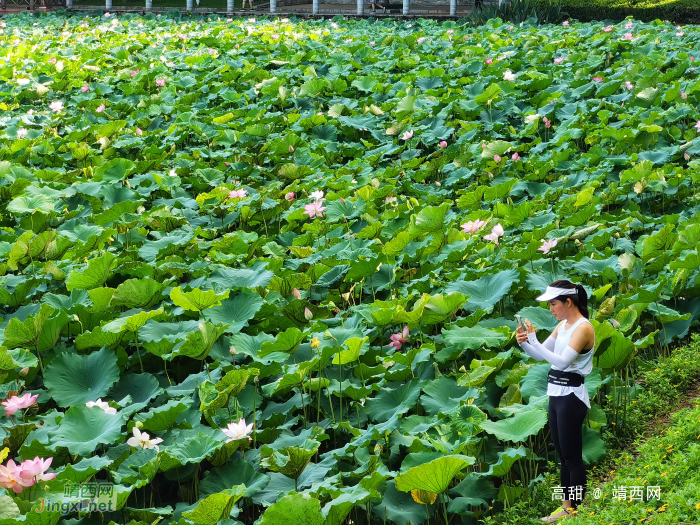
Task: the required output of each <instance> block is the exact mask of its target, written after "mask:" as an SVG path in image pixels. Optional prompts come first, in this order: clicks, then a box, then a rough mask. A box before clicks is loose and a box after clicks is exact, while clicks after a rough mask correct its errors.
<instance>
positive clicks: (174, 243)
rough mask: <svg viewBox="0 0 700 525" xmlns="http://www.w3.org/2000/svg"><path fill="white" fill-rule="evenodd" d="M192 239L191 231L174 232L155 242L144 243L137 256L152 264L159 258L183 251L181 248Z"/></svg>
mask: <svg viewBox="0 0 700 525" xmlns="http://www.w3.org/2000/svg"><path fill="white" fill-rule="evenodd" d="M192 237H194V232H192V231H183V230H176V231H174V232H172V233H171V234H169V235H166V236H164V237H161V238H160V239H158V240H156V241H146V242H144V243H143V245H142V246H141V247H140V248H139V256H140V257H141V258H142V259H143V260H145V261H148V262H151V263H152V262H154V261H155V260H156V259H158V258H159V257H162V256H165V255H169V254H172V253H177V252H178V251H181V250H183V246H184V245H186V244H188V243H189V242H190V241H191V240H192Z"/></svg>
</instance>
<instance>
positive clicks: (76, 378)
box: [44, 348, 119, 407]
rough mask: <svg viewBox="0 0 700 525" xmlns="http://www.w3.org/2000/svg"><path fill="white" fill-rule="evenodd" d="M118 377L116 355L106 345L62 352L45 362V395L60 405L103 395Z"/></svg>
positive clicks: (93, 398) (74, 403)
mask: <svg viewBox="0 0 700 525" xmlns="http://www.w3.org/2000/svg"><path fill="white" fill-rule="evenodd" d="M118 380H119V367H118V366H117V356H116V355H115V354H114V352H112V351H111V350H109V349H107V348H102V349H101V350H99V351H97V352H93V353H91V354H87V355H78V354H70V353H66V352H63V353H61V354H59V355H58V356H57V357H56V358H54V359H53V360H52V361H51V362H50V363H49V364H48V365H47V366H46V373H45V374H44V384H45V385H46V388H48V390H49V395H50V396H51V398H52V399H53V400H54V401H55V402H56V404H58V406H61V407H70V406H75V405H80V404H85V403H87V402H88V401H95V400H97V399H98V398H101V397H104V396H106V395H107V392H109V389H110V388H111V387H112V385H113V384H114V383H116V382H117V381H118Z"/></svg>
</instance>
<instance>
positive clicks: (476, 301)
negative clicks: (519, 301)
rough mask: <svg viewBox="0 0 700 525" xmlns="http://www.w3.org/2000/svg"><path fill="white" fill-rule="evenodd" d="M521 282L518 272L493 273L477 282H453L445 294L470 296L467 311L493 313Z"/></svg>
mask: <svg viewBox="0 0 700 525" xmlns="http://www.w3.org/2000/svg"><path fill="white" fill-rule="evenodd" d="M519 280H520V277H519V275H518V272H517V271H516V270H513V269H510V270H504V271H502V272H498V273H492V274H490V275H487V276H485V277H482V278H481V279H477V280H475V281H469V282H466V281H453V282H451V283H450V284H448V285H447V286H446V287H445V292H447V293H450V292H459V293H461V294H463V295H465V296H468V297H469V299H467V303H466V304H465V305H464V308H465V309H466V310H469V311H472V312H473V311H476V310H478V309H479V308H481V309H482V310H485V311H486V312H487V313H491V312H492V311H493V307H494V305H495V304H496V303H498V301H500V300H501V299H503V296H505V295H506V294H507V293H508V292H509V291H510V289H511V287H512V286H513V284H514V283H516V282H518V281H519Z"/></svg>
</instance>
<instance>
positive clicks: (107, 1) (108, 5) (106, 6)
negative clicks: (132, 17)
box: [105, 0, 112, 11]
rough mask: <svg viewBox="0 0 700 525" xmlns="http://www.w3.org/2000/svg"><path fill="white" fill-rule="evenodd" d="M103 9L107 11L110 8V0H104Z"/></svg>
mask: <svg viewBox="0 0 700 525" xmlns="http://www.w3.org/2000/svg"><path fill="white" fill-rule="evenodd" d="M105 9H106V10H107V11H109V10H110V9H112V0H105Z"/></svg>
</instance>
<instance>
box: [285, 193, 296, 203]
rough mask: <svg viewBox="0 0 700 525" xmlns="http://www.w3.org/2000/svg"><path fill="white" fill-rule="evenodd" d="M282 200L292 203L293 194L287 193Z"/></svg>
mask: <svg viewBox="0 0 700 525" xmlns="http://www.w3.org/2000/svg"><path fill="white" fill-rule="evenodd" d="M284 198H285V199H286V200H288V201H290V202H291V201H293V200H294V192H293V191H290V192H289V193H285V194H284Z"/></svg>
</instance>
